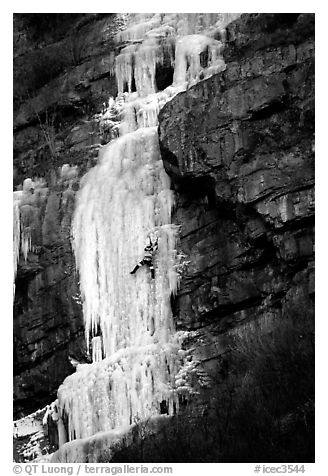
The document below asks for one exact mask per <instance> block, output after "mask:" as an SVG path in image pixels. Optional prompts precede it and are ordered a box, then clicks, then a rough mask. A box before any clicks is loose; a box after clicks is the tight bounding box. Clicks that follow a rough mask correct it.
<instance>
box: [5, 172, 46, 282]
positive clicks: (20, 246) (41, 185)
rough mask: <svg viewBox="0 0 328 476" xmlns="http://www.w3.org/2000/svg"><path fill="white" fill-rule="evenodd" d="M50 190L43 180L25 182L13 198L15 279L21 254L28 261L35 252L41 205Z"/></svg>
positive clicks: (26, 180) (28, 179) (27, 180)
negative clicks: (34, 237) (34, 244)
mask: <svg viewBox="0 0 328 476" xmlns="http://www.w3.org/2000/svg"><path fill="white" fill-rule="evenodd" d="M47 194H48V189H47V188H46V187H45V182H44V181H43V180H42V179H39V180H34V181H33V180H32V179H30V178H27V179H25V180H24V184H23V187H22V190H18V191H16V192H14V196H13V235H14V237H13V241H14V279H15V277H16V271H17V264H18V261H19V256H20V253H21V254H22V255H23V256H24V259H25V261H26V260H27V256H28V253H29V252H30V251H32V250H33V245H32V237H33V235H35V234H37V233H39V230H40V227H41V224H40V204H41V203H42V202H43V201H44V200H45V199H46V197H47Z"/></svg>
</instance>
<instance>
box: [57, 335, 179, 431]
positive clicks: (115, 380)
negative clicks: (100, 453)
mask: <svg viewBox="0 0 328 476" xmlns="http://www.w3.org/2000/svg"><path fill="white" fill-rule="evenodd" d="M177 357H178V356H177V345H174V344H172V343H167V344H162V345H161V346H159V344H155V343H152V344H148V345H143V346H132V347H128V348H125V349H121V350H120V351H119V352H117V353H115V354H113V356H112V357H109V358H107V359H104V360H103V361H101V362H96V363H93V364H84V365H80V366H78V367H77V371H76V373H75V374H74V375H73V376H71V377H68V378H67V379H66V380H65V382H64V385H62V386H61V387H60V388H59V391H58V398H59V401H60V402H61V408H62V410H64V411H65V413H66V414H67V415H68V427H69V439H70V440H73V439H75V438H84V437H87V436H90V435H93V434H95V433H97V432H99V431H108V430H109V429H112V428H117V427H121V426H126V425H130V424H132V423H133V422H134V420H135V418H140V419H146V418H148V417H149V416H152V415H157V414H158V413H159V406H160V403H161V402H162V401H164V400H165V401H166V402H167V404H168V407H169V408H168V410H169V412H170V413H171V414H172V413H173V412H174V406H176V408H177V405H178V400H177V397H176V395H175V394H174V392H173V384H174V375H175V373H176V372H177V369H178V363H179V360H178V358H177Z"/></svg>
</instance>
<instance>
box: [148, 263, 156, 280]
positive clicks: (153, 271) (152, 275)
mask: <svg viewBox="0 0 328 476" xmlns="http://www.w3.org/2000/svg"><path fill="white" fill-rule="evenodd" d="M149 269H150V274H151V277H152V279H155V270H154V266H153V263H150V265H149Z"/></svg>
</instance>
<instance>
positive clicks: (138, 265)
mask: <svg viewBox="0 0 328 476" xmlns="http://www.w3.org/2000/svg"><path fill="white" fill-rule="evenodd" d="M143 264H145V263H144V260H141V261H140V262H139V263H138V264H137V265H136V266H135V267H134V268H133V270H132V271H130V274H134V273H135V272H136V271H137V270H138V269H139V268H141V266H142V265H143Z"/></svg>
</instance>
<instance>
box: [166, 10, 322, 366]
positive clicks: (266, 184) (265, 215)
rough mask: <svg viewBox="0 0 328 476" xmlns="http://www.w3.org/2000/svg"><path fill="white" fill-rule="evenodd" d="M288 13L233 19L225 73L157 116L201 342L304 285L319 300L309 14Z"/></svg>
mask: <svg viewBox="0 0 328 476" xmlns="http://www.w3.org/2000/svg"><path fill="white" fill-rule="evenodd" d="M285 17H286V15H283V16H282V17H280V16H279V15H243V16H242V17H241V19H239V20H237V21H235V22H234V23H232V24H231V25H230V26H228V31H227V38H228V41H227V45H226V48H225V51H224V56H225V60H226V70H225V71H224V72H223V73H222V74H219V75H215V76H213V77H212V78H210V79H208V80H205V81H202V82H200V83H199V84H197V85H196V86H194V87H193V88H191V89H190V90H188V91H187V92H184V93H181V94H179V95H178V96H176V97H175V98H173V100H172V101H170V102H169V103H167V104H166V106H165V107H164V108H163V110H162V111H161V113H160V125H159V133H160V146H161V152H162V157H163V161H164V164H165V168H166V171H167V172H168V174H169V175H170V176H171V177H172V179H173V181H174V183H175V186H176V189H177V191H178V197H179V202H178V205H177V210H176V214H175V221H176V223H177V224H180V225H181V249H182V251H183V252H184V254H185V255H186V261H189V265H188V267H187V269H186V271H185V273H184V276H183V279H182V284H181V288H180V292H179V295H178V298H177V300H176V302H175V306H176V315H177V318H178V326H179V327H180V328H181V329H197V331H198V336H197V339H200V338H201V337H205V339H206V340H207V341H209V340H210V336H211V335H212V333H213V329H214V328H215V331H216V332H219V333H222V332H223V333H224V332H225V331H226V330H227V329H229V328H231V327H233V326H235V325H240V324H241V323H242V322H246V321H249V320H253V319H256V318H257V317H259V316H263V315H268V314H272V315H277V314H279V315H281V313H283V311H284V306H285V305H286V303H287V302H288V301H289V300H290V299H294V300H296V301H297V299H298V297H299V293H300V290H301V289H303V290H304V293H305V295H306V296H307V298H308V305H309V306H310V307H311V300H310V297H311V296H312V294H313V292H314V289H313V246H314V243H313V225H314V190H313V185H314V175H313V172H314V165H313V161H314V69H313V68H314V64H313V55H314V45H313V16H312V15H299V16H294V15H290V16H289V15H287V18H285ZM207 334H209V335H207ZM200 349H202V350H200V352H201V353H202V354H203V356H204V358H210V357H212V356H215V355H216V354H217V352H218V350H217V349H216V346H214V347H213V348H207V347H205V346H204V345H203V346H200Z"/></svg>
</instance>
